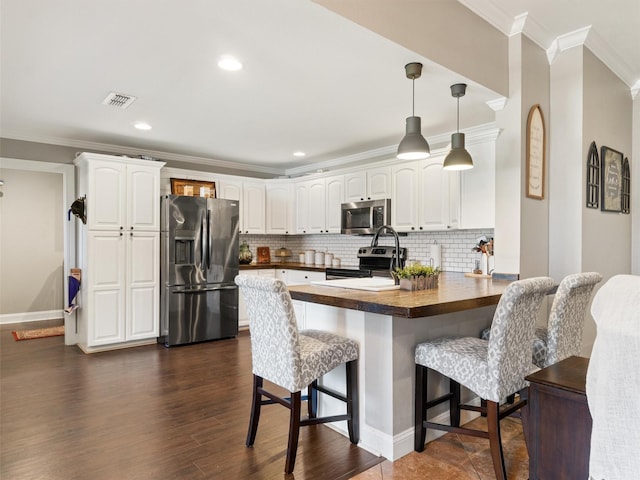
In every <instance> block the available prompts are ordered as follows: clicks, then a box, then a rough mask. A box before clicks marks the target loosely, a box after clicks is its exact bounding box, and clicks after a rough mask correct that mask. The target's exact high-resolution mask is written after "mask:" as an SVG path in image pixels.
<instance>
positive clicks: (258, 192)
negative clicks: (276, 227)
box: [240, 182, 265, 233]
mask: <svg viewBox="0 0 640 480" xmlns="http://www.w3.org/2000/svg"><path fill="white" fill-rule="evenodd" d="M240 208H241V209H242V212H243V215H242V232H243V233H265V186H264V183H258V182H243V184H242V205H241V206H240Z"/></svg>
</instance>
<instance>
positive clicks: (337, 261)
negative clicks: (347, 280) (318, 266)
mask: <svg viewBox="0 0 640 480" xmlns="http://www.w3.org/2000/svg"><path fill="white" fill-rule="evenodd" d="M331 265H333V268H340V259H339V258H336V257H333V261H332V262H331Z"/></svg>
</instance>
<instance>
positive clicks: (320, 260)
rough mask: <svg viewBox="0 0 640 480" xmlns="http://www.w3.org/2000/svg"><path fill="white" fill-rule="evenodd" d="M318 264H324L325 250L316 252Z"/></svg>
mask: <svg viewBox="0 0 640 480" xmlns="http://www.w3.org/2000/svg"><path fill="white" fill-rule="evenodd" d="M316 265H324V252H316Z"/></svg>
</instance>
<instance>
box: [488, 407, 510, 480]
mask: <svg viewBox="0 0 640 480" xmlns="http://www.w3.org/2000/svg"><path fill="white" fill-rule="evenodd" d="M499 414H500V404H499V403H498V402H492V401H491V400H487V428H488V430H489V446H490V449H491V460H492V461H493V470H494V471H495V474H496V480H507V469H506V468H505V466H504V455H503V453H502V440H501V438H500V415H499Z"/></svg>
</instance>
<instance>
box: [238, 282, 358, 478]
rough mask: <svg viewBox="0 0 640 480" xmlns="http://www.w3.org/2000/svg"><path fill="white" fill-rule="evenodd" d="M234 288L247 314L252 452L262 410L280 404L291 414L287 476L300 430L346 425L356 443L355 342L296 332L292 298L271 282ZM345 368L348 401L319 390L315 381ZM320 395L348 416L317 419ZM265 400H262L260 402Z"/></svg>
mask: <svg viewBox="0 0 640 480" xmlns="http://www.w3.org/2000/svg"><path fill="white" fill-rule="evenodd" d="M235 282H236V284H237V285H238V286H239V287H240V292H241V294H242V295H243V297H244V300H245V303H246V306H247V312H248V314H249V330H250V334H251V359H252V365H253V367H252V368H253V402H252V407H251V419H250V422H249V431H248V433H247V441H246V444H247V446H248V447H250V446H252V445H253V443H254V441H255V438H256V433H257V431H258V421H259V420H260V410H261V407H262V405H269V404H273V403H279V404H281V405H283V406H285V407H286V408H288V409H289V410H290V416H289V440H288V444H287V456H286V462H285V473H291V472H292V471H293V468H294V466H295V461H296V452H297V449H298V436H299V431H300V427H301V426H306V425H315V424H320V423H328V422H337V421H341V420H346V421H347V428H348V431H349V440H350V441H351V443H353V444H357V443H358V440H359V423H358V419H359V416H358V415H359V412H358V345H357V343H356V342H354V341H353V340H350V339H348V338H344V337H341V336H338V335H334V334H332V333H329V332H324V331H320V330H302V331H298V325H297V323H296V316H295V312H294V310H293V306H292V303H291V296H290V295H289V290H288V289H287V287H286V285H285V284H284V283H283V282H282V281H280V280H277V279H274V278H263V277H259V276H254V275H238V276H237V277H236V278H235ZM343 363H344V364H346V383H347V386H346V395H342V394H340V393H338V392H335V391H332V390H329V389H328V388H326V387H324V386H322V385H319V384H318V381H317V380H318V379H319V378H320V377H322V376H323V375H325V374H326V373H329V372H330V371H331V370H333V369H334V368H336V367H337V366H339V365H342V364H343ZM264 380H267V381H269V382H271V383H273V384H275V385H278V386H280V387H282V388H284V389H286V390H288V391H289V392H290V393H291V396H290V397H288V398H282V397H280V396H278V395H275V394H274V393H271V392H269V391H267V390H266V389H265V388H264V386H263V383H264ZM303 389H307V392H308V402H307V407H308V412H309V416H308V418H304V419H301V418H300V416H301V402H302V395H301V391H302V390H303ZM318 392H320V393H323V394H327V395H329V396H331V397H333V398H336V399H338V400H342V401H343V402H345V403H346V414H344V415H333V416H330V417H321V418H318V417H317V395H318ZM263 397H266V399H265V398H263Z"/></svg>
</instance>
